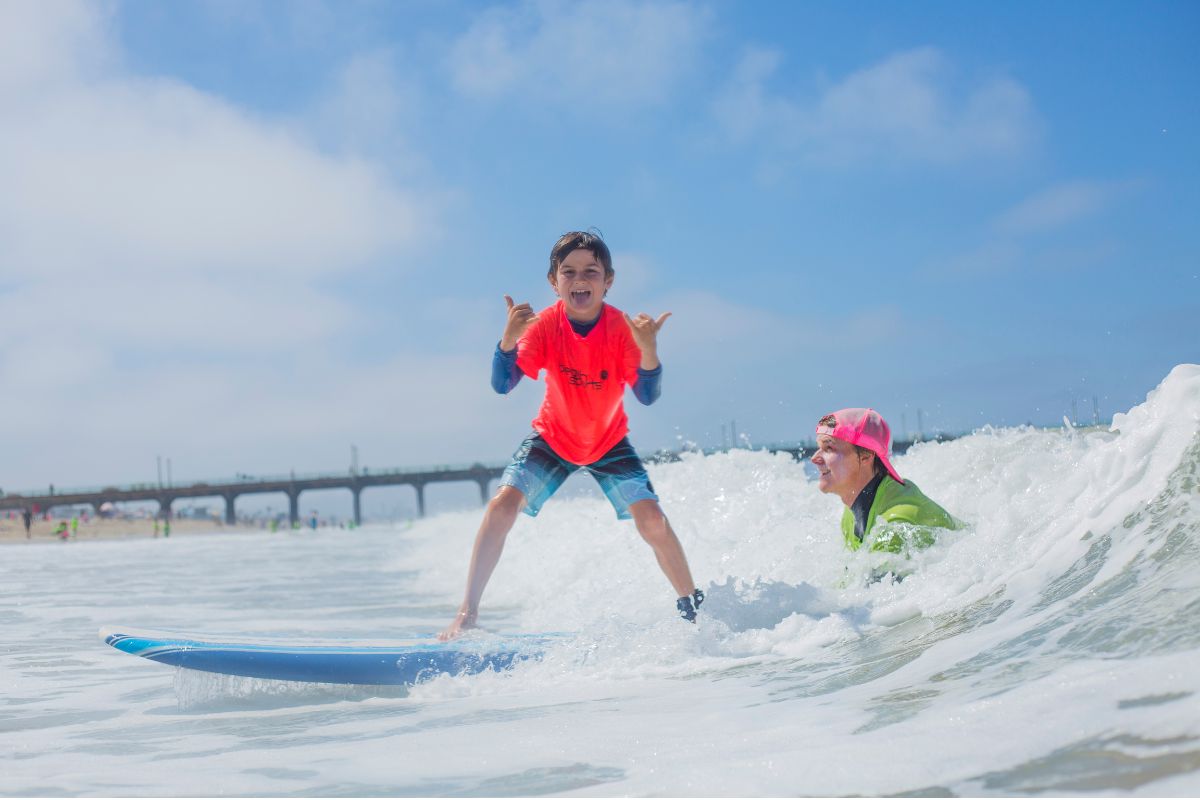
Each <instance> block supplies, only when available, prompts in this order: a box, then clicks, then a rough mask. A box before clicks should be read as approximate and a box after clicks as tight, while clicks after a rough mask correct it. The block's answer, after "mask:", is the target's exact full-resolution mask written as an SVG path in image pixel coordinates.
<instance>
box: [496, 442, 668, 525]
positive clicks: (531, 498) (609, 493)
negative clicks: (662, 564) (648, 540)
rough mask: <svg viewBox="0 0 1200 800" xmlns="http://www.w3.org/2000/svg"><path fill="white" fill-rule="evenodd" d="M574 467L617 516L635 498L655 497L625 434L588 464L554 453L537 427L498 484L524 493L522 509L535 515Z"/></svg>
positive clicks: (623, 516) (624, 516) (626, 512)
mask: <svg viewBox="0 0 1200 800" xmlns="http://www.w3.org/2000/svg"><path fill="white" fill-rule="evenodd" d="M577 469H582V470H586V471H587V472H590V473H591V475H592V477H593V478H595V479H596V482H597V483H599V484H600V488H601V489H603V490H604V495H605V496H606V497H607V498H608V502H610V503H612V507H613V509H614V510H615V511H616V512H617V519H630V518H631V516H632V515H631V514H630V513H629V506H630V505H632V504H633V503H636V502H638V501H639V500H658V495H656V494H655V493H654V487H653V486H651V485H650V476H649V475H647V474H646V467H645V465H643V464H642V460H641V459H640V458H638V454H637V452H636V451H635V450H634V449H633V445H631V444H630V443H629V437H625V438H624V439H622V440H621V441H619V442H617V443H616V444H615V445H613V447H612V449H611V450H609V451H608V452H607V453H605V454H604V455H602V456H600V458H599V459H598V460H596V461H594V462H592V463H591V464H585V465H582V466H581V465H579V464H572V463H571V462H570V461H565V460H563V459H562V458H561V457H560V456H559V455H558V453H555V452H554V451H553V450H552V449H551V448H550V445H548V444H547V443H546V440H545V439H543V438H542V435H541V434H540V433H538V432H537V431H534V432H533V433H531V434H529V436H528V437H526V439H525V441H523V442H521V446H520V447H518V448H517V451H516V452H515V453H513V458H512V463H511V464H509V465H508V467H507V468H505V470H504V475H503V476H502V477H501V478H500V485H501V486H512V487H513V488H515V489H519V490H520V491H521V493H522V494H524V495H525V509H524V510H525V513H526V514H528V515H529V516H531V517H536V516H537V515H538V512H539V511H541V510H542V504H543V503H545V502H546V501H547V500H549V499H550V496H551V495H553V494H554V493H555V492H557V491H558V487H560V486H562V485H563V481H565V480H566V479H567V478H568V477H570V475H571V473H573V472H574V471H575V470H577Z"/></svg>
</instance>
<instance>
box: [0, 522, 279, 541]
mask: <svg viewBox="0 0 1200 800" xmlns="http://www.w3.org/2000/svg"><path fill="white" fill-rule="evenodd" d="M62 521H63V520H61V519H51V520H45V519H34V520H33V524H32V525H30V527H29V537H28V538H26V536H25V524H24V523H23V522H22V521H21V519H20V518H19V517H18V518H17V519H0V545H6V544H14V545H15V544H34V543H38V544H45V543H48V542H53V543H62V544H70V543H72V542H84V541H101V540H114V539H153V538H154V520H153V519H99V518H96V517H92V518H91V519H89V520H88V521H87V522H84V521H83V520H82V519H81V520H80V521H79V531H78V533H77V535H75V536H73V537H71V538H69V539H68V540H67V541H65V542H63V541H62V540H61V539H60V538H59V536H58V534H57V533H55V531H56V530H58V526H59V523H61V522H62ZM66 522H67V530H68V531H69V530H70V526H71V521H70V520H69V519H68V520H66ZM254 530H255V529H254V528H252V527H249V526H240V525H223V524H221V523H220V522H215V521H213V522H210V521H208V520H197V519H173V520H171V536H194V535H196V534H202V533H223V532H234V531H237V532H240V533H251V532H254ZM158 535H159V537H160V538H161V537H162V536H163V525H162V522H161V521H160V522H159V526H158Z"/></svg>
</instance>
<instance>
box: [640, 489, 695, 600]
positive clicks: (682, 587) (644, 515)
mask: <svg viewBox="0 0 1200 800" xmlns="http://www.w3.org/2000/svg"><path fill="white" fill-rule="evenodd" d="M629 513H631V514H632V515H633V522H634V524H635V525H637V529H638V533H640V534H641V535H642V538H643V539H645V540H646V544H648V545H650V547H651V548H653V550H654V557H655V558H657V559H658V566H659V567H661V568H662V571H663V574H664V575H666V576H667V580H669V581H670V582H671V586H672V587H674V589H675V594H676V595H677V596H678V597H688V596H689V595H691V593H692V591H693V590H694V589H695V588H696V584H695V583H694V582H693V581H692V571H691V570H690V569H688V563H687V556H685V555H684V554H683V546H682V545H680V544H679V538H678V537H677V536H676V535H675V531H674V530H672V529H671V523H670V522H669V521H668V520H667V515H666V514H664V513H663V510H662V507H661V506H659V504H658V502H657V501H655V500H639V501H637V502H636V503H634V504H632V505H631V506H629Z"/></svg>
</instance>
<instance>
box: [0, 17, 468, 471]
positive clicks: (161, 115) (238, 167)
mask: <svg viewBox="0 0 1200 800" xmlns="http://www.w3.org/2000/svg"><path fill="white" fill-rule="evenodd" d="M106 8H107V6H104V5H101V4H97V3H88V2H67V1H66V0H63V1H61V2H53V3H34V2H28V3H25V2H18V3H0V176H3V177H2V178H0V181H2V183H3V191H0V380H3V381H4V383H5V385H6V386H9V387H10V389H11V394H10V396H11V398H12V402H10V403H9V404H7V405H6V409H5V414H4V415H2V416H3V420H2V424H0V427H3V436H4V438H5V440H6V442H7V446H8V452H9V456H10V457H9V458H7V459H6V461H5V463H6V464H8V467H7V468H6V470H5V472H3V474H0V478H3V480H2V483H3V485H5V486H6V487H7V488H12V487H13V486H18V485H23V484H36V483H38V482H39V481H41V480H43V479H45V480H48V481H56V482H60V483H67V482H79V478H80V475H79V472H78V471H79V470H80V469H82V468H84V465H88V464H90V465H91V468H93V469H94V470H97V471H99V470H102V474H101V476H100V477H95V478H94V479H95V480H113V481H120V480H124V479H125V477H126V476H127V475H128V474H129V473H128V472H127V471H126V467H127V466H128V465H129V464H133V463H135V462H138V463H140V462H142V461H145V460H146V458H147V456H146V453H148V452H155V450H154V449H153V448H156V447H158V446H160V445H159V444H156V443H162V442H164V441H168V442H169V441H176V442H180V443H181V444H180V446H179V449H178V450H176V451H175V454H176V456H177V457H178V458H180V459H181V461H187V462H190V463H191V464H193V465H194V466H195V468H196V469H198V470H200V471H202V472H205V471H215V472H217V473H218V474H219V473H221V472H224V471H226V469H227V467H226V465H229V467H228V468H233V467H232V464H230V462H229V459H230V458H231V454H232V453H234V452H235V451H242V452H245V451H250V452H260V447H261V448H263V449H262V450H261V452H262V453H264V456H263V458H264V460H269V458H270V455H271V450H272V449H276V448H280V447H284V446H285V444H286V443H287V442H295V443H296V444H295V451H294V452H297V453H298V452H299V451H300V450H303V449H304V448H305V447H310V446H315V447H317V448H319V447H321V444H322V442H324V441H325V440H326V438H336V439H338V440H341V439H343V438H344V436H345V433H346V430H347V427H346V426H351V427H353V426H357V425H358V424H359V422H361V423H362V427H356V428H355V430H358V431H360V432H361V431H370V430H372V428H371V427H368V426H377V427H376V428H375V429H377V430H386V431H387V432H388V433H387V434H386V435H389V436H394V437H399V436H403V435H404V433H405V432H408V431H411V430H412V429H413V427H414V425H415V426H416V427H422V428H423V429H425V428H429V429H434V426H430V425H428V424H423V422H418V423H412V422H411V419H410V417H409V416H408V412H407V411H405V412H402V413H400V414H399V416H400V422H399V423H397V422H396V420H395V417H396V409H397V407H398V406H399V407H401V408H413V409H416V410H417V411H419V412H420V413H426V411H427V409H426V408H425V407H424V406H422V401H421V400H420V399H419V398H418V399H410V398H409V397H408V395H410V394H413V391H412V386H411V380H412V374H413V373H412V371H410V370H409V367H410V366H412V367H413V369H415V371H416V372H417V373H425V374H435V375H436V374H438V372H439V369H441V370H446V369H448V367H447V366H446V365H443V366H442V367H441V368H439V367H438V366H437V365H431V364H425V363H419V364H415V365H409V364H408V363H407V362H403V361H402V360H398V359H400V357H398V356H397V357H395V358H389V357H387V356H380V357H379V358H380V360H379V361H377V362H376V363H373V364H362V363H356V362H355V361H354V360H352V359H344V358H343V357H342V354H341V353H340V352H339V351H338V350H337V348H338V344H339V342H342V341H344V340H345V338H346V337H348V336H350V335H352V334H355V333H356V332H358V331H359V330H361V329H362V327H363V326H366V325H367V324H366V323H364V322H363V321H360V320H359V319H358V315H357V310H356V309H355V308H353V307H352V306H351V305H350V304H349V303H348V302H347V301H346V300H345V299H344V298H341V297H339V296H338V295H337V294H336V293H334V292H331V290H330V286H331V285H334V284H335V282H336V281H338V280H340V279H342V278H343V277H344V276H346V275H347V273H350V272H352V271H355V270H360V271H369V270H378V269H379V268H380V267H381V265H387V267H388V268H389V269H395V268H397V266H398V265H403V264H404V263H405V260H406V259H405V256H406V255H407V254H410V253H412V252H414V251H415V250H417V249H418V248H421V247H423V246H424V245H425V244H426V243H427V241H428V237H429V236H430V235H431V233H430V231H434V232H435V233H434V234H432V235H436V231H437V230H438V228H439V225H438V216H437V215H438V214H439V200H438V198H437V195H436V193H434V194H433V199H432V200H431V194H430V193H429V192H428V191H424V190H422V191H420V192H418V191H417V189H415V188H408V187H405V186H401V185H399V184H398V183H397V180H396V179H395V178H394V177H393V175H394V173H393V172H392V168H393V166H394V163H393V162H392V160H391V159H384V158H380V157H377V154H376V153H371V155H370V157H366V156H363V155H361V152H362V151H363V149H364V148H360V147H359V146H358V145H359V143H358V142H356V141H354V140H352V139H350V140H348V141H347V142H344V143H340V144H342V145H343V146H341V147H339V148H337V149H336V150H327V149H322V148H321V147H319V146H318V145H317V144H315V139H314V136H313V133H314V130H316V132H317V133H318V134H319V133H320V131H319V128H317V126H314V125H313V118H314V117H315V116H317V115H318V114H319V111H318V112H315V113H314V114H310V115H307V116H306V115H305V114H303V113H301V114H300V115H299V117H298V118H297V119H290V120H289V119H266V118H263V117H261V116H260V115H257V114H256V113H254V112H252V111H249V110H246V109H244V108H240V107H238V106H236V105H234V104H232V103H230V102H228V101H226V100H224V99H222V98H220V97H217V96H214V95H212V94H209V93H205V92H202V91H199V90H197V89H195V88H194V87H192V86H189V85H187V84H185V83H183V82H181V81H179V80H175V79H170V78H165V77H155V76H145V75H134V74H131V73H130V72H129V71H128V70H127V69H126V68H125V67H124V65H123V55H122V52H121V49H120V47H119V43H118V41H117V39H116V37H115V36H114V35H113V31H112V30H111V27H112V26H111V21H110V19H109V17H107V16H106V12H105V9H106ZM381 63H382V59H381V58H377V57H373V56H372V55H371V54H368V55H366V56H364V57H363V58H362V59H361V60H356V61H352V62H351V63H350V64H349V65H348V66H347V68H346V70H345V71H344V73H343V76H342V79H341V81H340V82H339V83H337V85H336V86H334V87H333V89H332V90H331V93H330V95H329V97H328V98H327V99H329V102H331V103H333V102H334V100H333V99H332V98H333V95H334V94H338V93H340V95H341V96H342V98H343V100H344V102H343V103H342V105H341V108H342V110H350V109H353V110H356V111H357V112H359V115H358V117H356V118H355V120H354V124H363V125H367V124H371V123H374V122H379V123H381V124H385V125H388V126H391V128H393V129H394V128H395V127H396V126H398V125H399V122H398V118H399V117H400V115H401V114H402V113H404V111H405V108H404V107H401V106H397V105H396V104H395V103H393V102H391V100H392V99H394V98H395V97H396V96H400V97H403V91H402V89H403V87H401V86H395V85H390V86H384V87H378V91H376V92H375V93H371V92H369V91H367V89H368V88H369V87H370V84H371V83H372V81H373V80H375V79H378V78H379V77H380V76H381V75H383V76H386V71H385V70H383V69H382V67H381ZM359 362H361V358H360V359H359ZM308 365H314V366H315V367H316V369H317V370H319V372H320V374H316V375H314V374H312V373H310V372H308V371H306V367H307V366H308ZM482 369H483V370H484V377H483V378H478V379H477V382H478V383H479V384H480V385H482V386H484V387H486V363H485V364H484V367H483V368H482ZM393 372H395V376H394V377H393ZM472 377H473V378H474V377H475V376H472ZM439 378H440V379H441V380H443V381H444V382H445V384H446V385H452V384H454V383H455V381H456V380H457V379H455V378H454V377H452V376H442V375H439ZM461 380H463V381H466V380H467V378H466V377H463V378H462V379H461ZM373 388H377V389H382V390H384V394H372V389H373ZM345 392H358V393H360V394H361V396H363V397H370V398H371V399H370V402H369V403H367V404H366V405H367V406H368V407H367V408H366V409H365V410H363V411H360V412H358V413H351V412H345V411H344V409H345V407H346V405H347V400H346V394H345ZM433 396H435V397H436V396H437V393H435V394H434V395H433ZM430 402H432V401H430ZM442 403H443V405H446V406H450V407H451V408H452V406H453V403H452V402H447V401H444V400H443V401H442ZM426 405H428V403H426ZM450 424H451V423H447V425H450ZM438 430H443V432H444V429H438ZM392 431H395V433H391V432H392ZM306 434H309V435H311V438H310V439H305V435H306ZM364 438H365V437H364ZM288 446H290V445H288ZM343 449H344V447H343V446H342V445H341V444H339V446H338V452H339V453H340V452H341V451H342V450H343ZM394 452H403V451H402V450H395V451H394ZM94 474H95V473H93V475H94ZM72 476H75V477H72ZM89 480H91V479H89V478H82V481H83V482H87V481H89Z"/></svg>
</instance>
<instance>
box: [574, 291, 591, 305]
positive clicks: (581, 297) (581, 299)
mask: <svg viewBox="0 0 1200 800" xmlns="http://www.w3.org/2000/svg"><path fill="white" fill-rule="evenodd" d="M590 302H592V293H591V292H590V291H583V292H571V305H573V306H574V307H575V308H587V306H588V303H590Z"/></svg>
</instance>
